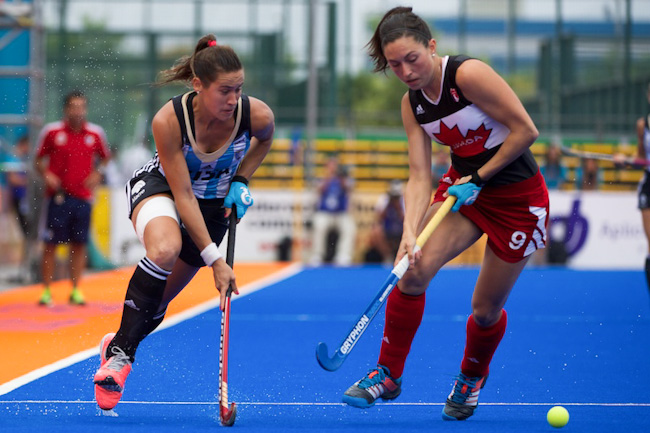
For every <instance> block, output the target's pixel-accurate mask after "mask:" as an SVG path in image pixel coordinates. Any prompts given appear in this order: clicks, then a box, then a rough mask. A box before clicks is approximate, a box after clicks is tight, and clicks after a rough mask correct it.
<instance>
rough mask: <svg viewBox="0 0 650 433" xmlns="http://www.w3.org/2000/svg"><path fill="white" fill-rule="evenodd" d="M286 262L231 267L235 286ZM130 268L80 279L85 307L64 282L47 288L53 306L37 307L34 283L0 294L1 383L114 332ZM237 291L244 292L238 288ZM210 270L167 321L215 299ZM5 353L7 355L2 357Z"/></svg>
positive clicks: (175, 302)
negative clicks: (75, 300) (75, 301)
mask: <svg viewBox="0 0 650 433" xmlns="http://www.w3.org/2000/svg"><path fill="white" fill-rule="evenodd" d="M289 265H290V264H288V263H260V264H250V263H241V264H239V263H238V264H236V267H235V272H236V273H237V286H238V287H240V288H242V287H243V286H245V285H247V284H250V283H252V282H254V281H257V280H259V279H262V278H264V277H267V276H269V275H271V274H273V273H275V272H277V271H280V270H282V269H284V268H286V267H288V266H289ZM132 273H133V268H132V267H129V268H123V269H118V270H114V271H108V272H101V273H97V274H92V275H88V276H86V277H84V278H83V279H82V280H81V285H80V289H81V290H82V291H83V293H84V296H85V298H86V302H87V304H86V305H85V306H82V307H79V306H70V305H68V303H67V300H68V295H69V293H70V283H69V281H58V282H55V283H53V284H52V286H51V289H52V298H53V301H54V304H53V306H52V307H42V306H39V305H38V304H37V302H38V298H39V296H40V293H41V290H42V286H41V285H33V286H26V287H21V288H16V289H12V290H9V291H6V292H3V293H0V345H1V346H2V347H3V352H4V355H5V356H2V358H1V360H0V384H3V383H5V382H8V381H10V380H12V379H15V378H17V377H20V376H22V375H24V374H26V373H29V372H30V371H33V370H35V369H37V368H40V367H43V366H46V365H48V364H51V363H53V362H55V361H58V360H60V359H63V358H65V357H68V356H70V355H73V354H75V353H78V352H81V351H83V350H87V349H92V348H93V347H94V346H95V345H97V344H98V343H99V340H100V339H101V337H102V336H104V334H106V333H107V332H111V331H117V328H118V327H119V324H120V318H121V316H122V303H123V302H124V295H125V293H126V287H127V285H128V282H129V279H130V278H131V275H132ZM240 293H242V294H243V293H245V291H242V290H240ZM217 295H218V292H217V290H216V289H215V288H214V280H213V279H212V272H211V270H210V269H208V268H202V269H201V270H200V271H199V272H198V274H197V275H196V276H195V277H194V279H193V280H192V282H190V284H189V285H188V286H187V287H186V288H185V289H184V290H183V291H182V292H181V294H180V295H178V297H176V299H174V300H173V301H172V302H171V304H170V305H169V308H168V310H167V316H166V317H167V318H168V317H171V316H173V315H174V314H177V313H179V312H181V311H184V310H187V309H188V308H190V307H194V306H195V305H198V304H200V303H202V302H205V301H208V300H210V299H213V298H216V297H217ZM9 351H11V352H10V353H12V356H7V355H8V353H9Z"/></svg>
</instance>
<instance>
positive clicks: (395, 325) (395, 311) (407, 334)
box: [378, 287, 425, 379]
mask: <svg viewBox="0 0 650 433" xmlns="http://www.w3.org/2000/svg"><path fill="white" fill-rule="evenodd" d="M424 301H425V294H424V293H423V294H421V295H417V296H411V295H405V294H403V293H402V292H400V290H399V288H398V287H395V289H393V291H392V292H391V294H390V295H389V296H388V301H387V302H386V322H385V324H384V339H383V340H382V342H381V352H380V353H379V361H378V362H379V364H381V365H384V366H386V367H388V368H389V369H390V375H391V376H392V377H393V378H395V379H397V378H399V377H402V373H403V372H404V363H405V362H406V356H407V355H408V354H409V351H410V350H411V343H412V342H413V337H415V333H416V332H417V330H418V327H419V326H420V322H422V315H423V314H424Z"/></svg>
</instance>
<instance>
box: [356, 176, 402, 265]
mask: <svg viewBox="0 0 650 433" xmlns="http://www.w3.org/2000/svg"><path fill="white" fill-rule="evenodd" d="M402 189H403V186H402V182H400V181H398V180H394V181H392V182H391V183H390V187H389V188H388V191H387V192H386V193H385V194H383V195H382V196H381V197H379V200H378V201H377V204H376V206H375V221H374V222H373V224H372V228H371V229H370V237H369V242H368V250H367V251H366V257H365V261H366V262H368V263H373V262H374V263H376V262H383V263H392V262H393V259H395V256H396V255H397V249H398V248H399V243H400V241H401V240H402V231H403V228H404V196H403V194H402Z"/></svg>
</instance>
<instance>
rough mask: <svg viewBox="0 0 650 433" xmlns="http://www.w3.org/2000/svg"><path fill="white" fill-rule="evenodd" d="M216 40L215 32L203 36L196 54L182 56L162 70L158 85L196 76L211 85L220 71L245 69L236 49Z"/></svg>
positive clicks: (188, 79) (196, 48)
mask: <svg viewBox="0 0 650 433" xmlns="http://www.w3.org/2000/svg"><path fill="white" fill-rule="evenodd" d="M216 42H217V38H216V36H214V35H213V34H209V35H205V36H203V37H202V38H201V39H199V42H197V44H196V47H195V48H194V54H192V55H191V56H183V57H181V58H180V59H178V60H177V61H176V63H175V64H174V66H172V67H171V68H169V69H167V70H164V71H162V72H161V73H160V78H159V79H158V81H157V82H156V85H158V86H164V85H165V84H169V83H172V82H174V81H185V82H188V81H190V80H191V79H192V78H193V77H195V76H196V77H198V78H199V79H200V80H201V82H202V83H203V84H205V85H209V84H210V83H212V82H213V81H215V80H216V79H217V77H218V76H219V74H220V73H224V72H236V71H240V70H241V69H243V67H242V64H241V61H240V60H239V57H238V56H237V54H236V53H235V51H234V50H233V49H232V48H231V47H229V46H227V45H219V44H217V43H216Z"/></svg>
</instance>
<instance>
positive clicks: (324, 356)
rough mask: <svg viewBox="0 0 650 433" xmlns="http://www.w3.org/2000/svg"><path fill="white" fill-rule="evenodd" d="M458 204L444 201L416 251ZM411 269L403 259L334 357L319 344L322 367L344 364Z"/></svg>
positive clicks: (329, 369)
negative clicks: (399, 282)
mask: <svg viewBox="0 0 650 433" xmlns="http://www.w3.org/2000/svg"><path fill="white" fill-rule="evenodd" d="M455 202H456V197H454V196H449V197H447V199H446V200H445V201H444V203H443V204H442V206H440V209H438V212H436V214H435V215H434V216H433V218H431V221H429V223H428V224H427V225H426V226H425V227H424V230H422V233H420V236H418V238H417V240H416V246H415V251H419V250H420V248H422V246H423V245H424V244H425V243H426V241H427V240H428V239H429V236H431V233H433V231H434V230H435V229H436V228H437V227H438V225H439V224H440V221H442V219H443V218H444V217H445V215H447V214H448V213H449V210H450V209H451V207H452V206H453V205H454V203H455ZM408 267H409V261H408V256H404V257H402V259H401V260H400V261H399V263H397V266H395V267H394V268H393V270H392V271H391V272H390V275H389V276H388V278H386V281H384V284H383V285H382V286H381V290H379V292H378V293H377V295H376V296H375V298H374V299H373V300H372V302H370V305H368V308H366V311H364V312H363V314H362V315H361V317H359V319H358V320H357V321H356V322H355V324H354V326H353V327H352V329H351V330H350V332H348V334H347V336H346V337H345V338H344V339H343V342H342V343H341V344H340V345H339V348H338V349H336V350H335V351H334V355H333V356H332V357H331V358H330V357H329V352H328V351H327V344H325V343H323V342H321V343H318V346H317V347H316V359H317V360H318V363H319V364H320V366H321V367H323V368H324V369H325V370H328V371H335V370H338V368H339V367H340V366H341V365H342V364H343V361H345V359H346V358H347V357H348V355H349V354H350V352H351V351H352V349H353V348H354V345H355V344H357V341H359V338H361V335H363V333H364V332H365V331H366V329H368V325H369V324H370V322H371V321H372V319H373V318H374V317H375V316H376V315H377V312H378V311H379V309H380V308H381V306H382V305H383V304H384V301H385V300H386V298H387V297H388V295H389V294H390V292H391V290H393V287H395V285H396V284H397V282H398V281H399V280H400V279H401V278H402V277H403V276H404V274H405V273H406V271H407V269H408Z"/></svg>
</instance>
